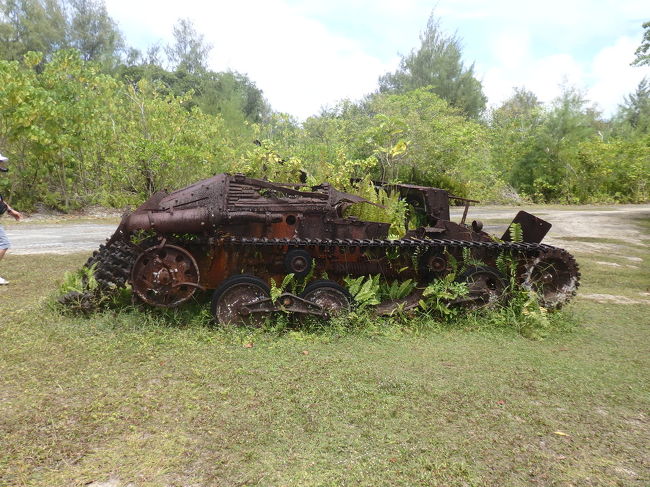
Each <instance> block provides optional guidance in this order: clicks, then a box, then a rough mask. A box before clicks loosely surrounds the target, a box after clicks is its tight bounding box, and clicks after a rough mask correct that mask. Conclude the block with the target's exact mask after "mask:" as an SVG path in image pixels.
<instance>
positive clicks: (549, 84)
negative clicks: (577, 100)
mask: <svg viewBox="0 0 650 487" xmlns="http://www.w3.org/2000/svg"><path fill="white" fill-rule="evenodd" d="M637 45H638V43H637V41H636V40H634V39H631V38H629V37H625V36H624V37H621V38H619V39H617V40H616V41H615V43H614V44H613V45H610V46H607V47H604V48H603V49H601V50H600V51H599V52H598V53H597V54H596V56H595V57H594V58H593V59H592V60H588V61H586V62H582V63H581V62H579V61H578V60H576V59H575V58H574V56H572V55H571V54H568V53H558V54H553V55H550V56H545V57H542V58H539V59H535V58H534V57H533V56H532V53H531V52H530V46H529V45H527V44H526V42H525V39H521V38H517V35H516V34H512V33H503V34H501V36H500V37H499V38H497V40H496V41H495V43H494V45H493V49H495V50H498V51H499V52H498V53H495V59H498V60H499V62H498V64H497V65H495V66H493V67H489V68H487V69H486V70H485V75H484V78H483V85H484V89H485V92H486V94H487V96H488V99H489V100H490V104H491V105H492V106H498V105H499V104H500V103H502V102H503V101H505V100H506V99H507V98H508V97H510V96H511V95H512V93H513V88H515V87H520V86H523V87H525V88H526V89H528V90H530V91H532V92H533V93H535V94H536V95H537V97H538V98H539V99H540V100H541V101H543V102H550V101H552V100H553V99H554V98H555V97H557V96H558V95H559V94H560V93H561V90H562V88H561V86H562V85H564V84H567V85H569V86H574V87H576V88H578V89H585V88H586V95H587V98H588V99H589V100H590V101H591V102H592V103H596V104H597V105H598V106H599V108H600V109H601V110H603V112H604V114H605V115H606V116H609V115H612V114H613V113H614V111H615V110H616V108H617V106H618V105H619V104H620V103H622V101H623V97H624V96H625V95H627V94H629V93H630V92H632V91H633V90H634V89H635V88H636V86H637V85H638V83H639V82H640V81H641V79H642V78H643V77H644V75H645V76H647V75H648V70H647V69H642V68H635V67H632V66H630V63H631V62H632V60H633V59H634V49H635V48H636V46H637ZM504 46H516V47H512V48H511V49H512V50H511V51H507V50H505V48H504ZM522 46H527V47H525V48H522ZM513 51H514V54H513ZM478 72H479V75H480V73H481V66H479V69H478Z"/></svg>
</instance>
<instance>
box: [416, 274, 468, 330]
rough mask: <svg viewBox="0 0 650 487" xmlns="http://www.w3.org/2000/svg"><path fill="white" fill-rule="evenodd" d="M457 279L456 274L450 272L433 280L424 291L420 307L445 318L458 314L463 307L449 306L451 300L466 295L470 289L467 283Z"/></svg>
mask: <svg viewBox="0 0 650 487" xmlns="http://www.w3.org/2000/svg"><path fill="white" fill-rule="evenodd" d="M455 279H456V275H455V274H454V273H450V274H447V275H446V276H444V277H442V278H441V279H435V280H433V281H432V282H431V284H429V285H428V286H427V287H426V288H425V289H424V292H423V293H422V299H421V300H420V308H422V309H423V310H424V311H425V312H429V313H432V314H433V315H434V316H436V317H441V318H442V319H445V320H447V319H451V318H453V317H455V316H457V315H458V314H459V313H460V312H461V311H462V309H461V308H459V307H454V306H449V302H450V301H453V300H454V299H458V298H462V297H463V296H466V295H467V293H468V289H467V284H466V283H464V282H458V281H456V280H455Z"/></svg>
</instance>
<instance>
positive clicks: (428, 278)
mask: <svg viewBox="0 0 650 487" xmlns="http://www.w3.org/2000/svg"><path fill="white" fill-rule="evenodd" d="M383 189H384V190H385V191H387V192H388V193H392V194H395V192H397V193H398V195H399V197H400V198H401V199H403V200H405V201H406V202H407V203H408V205H409V206H408V208H409V209H410V211H411V212H415V213H417V215H418V217H419V218H418V221H419V222H421V226H418V227H417V228H412V229H408V228H407V232H406V234H405V235H404V236H403V237H402V238H399V239H393V240H389V239H388V238H387V237H388V230H389V226H390V225H389V224H388V223H379V222H371V221H363V220H359V219H358V218H355V217H352V216H346V211H345V210H346V208H348V207H349V206H351V205H356V204H374V203H371V202H369V201H367V200H365V199H364V198H362V197H360V196H357V195H354V194H348V193H344V192H341V191H338V190H337V189H335V188H333V187H332V186H330V185H329V184H327V183H325V184H321V185H318V186H310V187H307V186H305V185H301V184H292V183H273V182H269V181H265V180H260V179H252V178H248V177H246V176H244V175H241V174H236V175H229V174H219V175H216V176H214V177H212V178H209V179H205V180H203V181H199V182H197V183H195V184H193V185H191V186H188V187H186V188H183V189H180V190H178V191H175V192H171V193H167V192H159V193H156V194H154V195H153V196H152V197H151V198H150V199H149V200H148V201H146V202H145V203H144V204H143V205H141V206H140V207H139V208H137V209H136V210H135V211H133V212H131V213H128V214H126V215H125V216H124V217H123V219H122V221H121V223H120V225H119V226H118V228H117V230H116V231H115V233H114V234H113V235H112V236H111V238H110V239H109V240H108V241H107V243H106V244H105V245H102V246H101V247H100V249H99V250H98V251H96V252H95V253H94V254H93V256H92V257H91V258H90V259H89V260H88V262H87V263H86V266H88V267H91V266H93V265H94V269H95V277H96V279H97V281H98V282H99V284H100V287H101V288H103V289H114V288H116V287H118V288H119V287H124V286H126V285H128V284H130V285H131V286H132V288H133V293H134V295H135V296H136V297H137V299H139V300H141V301H143V302H144V303H147V304H149V305H152V306H159V307H174V306H178V305H181V304H182V303H185V302H187V301H188V300H189V299H190V298H192V296H193V295H195V293H197V291H199V292H203V291H208V290H209V291H211V292H212V293H213V294H212V313H213V315H214V317H215V320H216V321H217V322H219V323H242V322H248V321H252V322H255V321H259V319H261V318H263V317H265V316H266V315H268V313H271V312H274V311H277V310H279V309H282V310H283V311H285V312H291V313H298V314H308V315H315V316H322V317H328V316H331V315H332V314H334V313H337V312H340V311H342V310H346V309H348V308H349V307H350V306H351V302H350V301H351V297H350V295H349V293H348V292H347V290H346V289H345V287H344V286H343V284H344V278H345V277H346V276H361V275H374V274H379V275H381V276H382V277H383V278H385V279H387V280H389V281H390V280H406V279H412V280H413V281H414V282H416V283H417V284H418V286H416V287H415V289H414V290H413V292H412V293H411V295H410V296H407V297H406V298H404V299H403V300H401V306H402V307H407V308H408V307H412V306H416V305H417V302H418V299H419V297H420V295H421V293H422V288H423V287H425V286H426V285H428V284H429V283H431V282H432V281H433V280H434V279H439V278H441V277H442V276H445V275H447V274H449V273H450V272H457V271H458V269H463V270H462V272H458V275H457V277H456V278H457V279H458V280H461V281H465V282H467V283H468V288H469V290H470V293H469V295H468V296H466V297H465V298H463V302H465V303H469V304H474V305H475V304H479V305H480V304H485V303H489V302H493V301H496V300H498V299H501V298H502V296H503V295H504V293H505V291H506V288H507V286H508V279H507V278H506V276H504V275H502V273H501V272H499V270H498V266H497V259H498V258H499V256H500V255H502V254H504V253H505V254H508V255H510V256H512V258H513V259H514V261H515V264H516V280H517V281H518V282H519V283H520V284H521V285H523V286H526V287H528V288H530V289H533V290H535V291H536V292H537V293H538V294H539V297H540V301H541V303H542V304H543V305H544V306H546V307H548V308H557V307H560V306H561V305H563V304H564V303H566V302H567V301H568V300H569V299H571V297H572V296H573V295H574V294H575V292H576V289H577V287H578V284H579V272H578V266H577V264H576V262H575V259H574V258H573V257H572V256H571V255H570V254H569V253H568V252H566V251H565V250H562V249H560V248H556V247H552V246H549V245H544V244H542V243H541V241H542V239H543V238H544V236H545V234H546V233H547V232H548V230H549V228H550V224H548V223H547V222H545V221H543V220H541V219H539V218H536V217H534V216H533V215H530V214H528V213H526V212H519V214H518V215H517V217H516V218H515V219H514V221H515V222H517V223H519V225H520V226H521V229H522V230H523V238H522V239H520V240H521V241H517V242H513V241H510V240H511V239H510V233H509V232H506V234H504V235H503V236H502V237H501V238H500V239H495V238H493V237H491V236H490V235H488V234H487V233H485V232H484V231H483V230H482V224H481V223H480V222H476V221H474V222H472V223H470V224H467V223H466V218H467V212H468V207H469V205H470V203H472V201H471V200H464V199H462V198H456V197H454V196H453V195H450V194H449V193H448V192H447V191H445V190H442V189H436V188H429V187H421V186H414V185H408V184H396V185H384V186H383ZM454 200H459V201H460V202H461V204H464V205H465V211H464V214H463V217H462V220H461V221H460V222H459V223H455V222H452V221H450V211H449V209H450V201H454ZM411 220H412V219H411ZM464 259H468V260H469V259H471V261H472V262H473V263H474V264H473V265H463V262H464ZM478 261H480V263H481V264H480V265H476V262H478ZM291 273H292V274H294V276H295V277H297V278H300V279H302V280H303V281H307V282H305V286H304V288H303V290H302V291H301V292H299V293H298V292H296V293H290V292H284V293H283V294H282V295H281V296H279V297H276V299H271V298H270V288H269V283H270V282H271V279H273V280H274V281H275V282H282V280H283V278H284V277H285V276H286V275H287V274H291ZM397 304H399V303H383V304H382V305H380V310H381V311H387V310H389V309H390V308H391V307H394V306H396V305H397ZM456 304H460V303H456Z"/></svg>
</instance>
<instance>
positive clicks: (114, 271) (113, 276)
mask: <svg viewBox="0 0 650 487" xmlns="http://www.w3.org/2000/svg"><path fill="white" fill-rule="evenodd" d="M218 242H220V243H223V244H224V245H235V246H254V247H277V246H283V247H284V246H287V247H289V248H310V247H311V248H314V247H317V248H319V249H321V250H328V249H335V250H340V251H342V252H345V249H346V248H348V249H349V248H367V249H377V248H379V249H386V250H390V249H400V250H406V249H409V250H413V251H415V250H416V249H417V250H419V251H420V252H421V251H432V250H433V251H444V250H448V251H450V250H453V249H461V250H462V249H484V250H486V251H487V252H490V253H494V254H495V255H496V254H498V253H502V252H506V253H511V254H513V253H514V254H519V255H521V256H523V257H524V258H525V259H526V264H525V266H526V267H525V269H524V272H523V282H522V283H523V285H524V287H526V288H527V289H532V290H536V288H535V286H536V283H535V282H534V279H533V277H532V276H533V274H534V271H535V269H536V267H535V266H537V265H539V262H540V261H543V259H544V257H545V256H547V255H551V256H553V258H554V260H555V261H556V262H560V263H561V265H563V266H564V267H565V269H566V273H568V278H569V281H570V284H569V285H564V286H562V287H561V288H560V289H559V290H558V293H548V292H546V293H543V292H542V293H538V294H540V301H541V304H542V305H543V306H546V307H548V308H552V309H558V308H560V307H561V306H562V305H563V304H565V303H566V302H568V301H569V300H570V299H571V298H572V297H573V296H574V295H575V294H576V291H577V288H578V286H579V285H580V272H579V269H578V264H577V263H576V261H575V258H574V257H573V255H571V254H570V253H569V252H567V251H566V250H564V249H561V248H558V247H554V246H551V245H546V244H535V243H524V242H480V241H468V240H453V239H416V238H404V239H397V240H387V239H291V238H255V237H222V238H220V239H218ZM138 253H139V247H138V246H135V245H132V244H130V243H129V242H126V241H123V240H114V241H112V242H111V243H110V244H106V245H101V246H100V247H99V249H98V250H96V251H95V252H94V253H93V255H92V256H91V257H90V258H89V259H88V261H87V262H86V264H85V267H91V266H93V265H95V278H96V279H97V281H98V283H99V288H100V290H101V291H102V292H104V293H106V292H110V290H113V289H117V288H123V287H125V286H126V284H127V283H128V281H129V279H130V277H131V269H132V267H133V263H134V262H135V259H136V257H137V255H138ZM66 298H67V299H72V298H74V299H77V300H78V299H79V298H80V296H78V295H76V296H68V295H65V296H62V297H61V299H60V301H61V302H64V301H65V300H66ZM87 298H90V296H87Z"/></svg>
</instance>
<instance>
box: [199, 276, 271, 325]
mask: <svg viewBox="0 0 650 487" xmlns="http://www.w3.org/2000/svg"><path fill="white" fill-rule="evenodd" d="M270 295H271V289H270V288H269V286H268V284H266V283H265V282H264V281H263V280H262V279H260V278H259V277H255V276H249V275H246V274H243V275H240V276H233V277H231V278H229V279H226V280H225V281H224V282H223V283H222V284H221V286H219V287H218V288H217V289H216V290H215V292H214V294H213V296H212V307H211V309H212V316H214V319H215V321H216V322H217V323H219V324H221V325H252V326H261V325H262V322H263V321H264V317H265V316H266V315H265V314H264V313H251V314H248V313H247V312H246V309H245V306H246V305H247V304H251V303H255V302H257V301H261V300H263V299H267V298H268V297H269V296H270Z"/></svg>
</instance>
